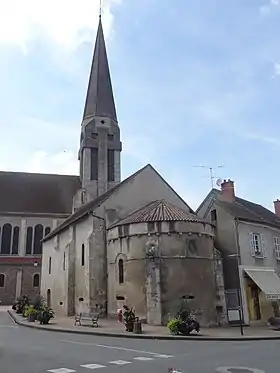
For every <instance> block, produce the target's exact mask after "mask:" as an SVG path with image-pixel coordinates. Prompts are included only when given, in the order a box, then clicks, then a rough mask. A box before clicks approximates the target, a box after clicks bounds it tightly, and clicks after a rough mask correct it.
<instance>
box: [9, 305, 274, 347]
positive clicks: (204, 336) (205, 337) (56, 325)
mask: <svg viewBox="0 0 280 373" xmlns="http://www.w3.org/2000/svg"><path fill="white" fill-rule="evenodd" d="M7 312H8V313H9V315H10V316H11V317H12V319H13V320H14V321H15V323H17V324H18V325H21V326H26V327H30V328H36V329H41V330H48V331H54V332H64V333H77V334H89V335H99V336H107V337H117V338H138V339H145V338H146V339H163V340H169V339H170V340H177V339H178V340H196V341H240V340H242V341H246V340H247V341H248V340H273V339H274V340H275V339H277V340H280V331H275V330H271V329H269V328H268V327H258V326H251V327H245V328H244V336H241V335H240V329H239V328H238V327H220V328H203V329H202V330H201V332H200V333H199V334H198V335H197V334H196V333H194V334H193V335H190V336H173V335H170V334H169V331H168V329H167V327H164V326H152V325H146V324H144V325H142V328H143V334H133V333H128V332H125V329H124V325H123V324H121V323H118V322H117V321H114V320H107V319H101V320H100V322H99V325H100V326H99V327H98V328H92V327H91V326H90V325H89V324H88V325H85V326H74V318H73V317H55V318H54V319H53V320H51V322H50V323H49V324H48V325H40V324H39V323H37V322H35V323H30V322H28V321H27V320H26V318H23V317H21V316H19V315H17V314H16V313H15V312H14V311H12V310H11V309H8V310H7Z"/></svg>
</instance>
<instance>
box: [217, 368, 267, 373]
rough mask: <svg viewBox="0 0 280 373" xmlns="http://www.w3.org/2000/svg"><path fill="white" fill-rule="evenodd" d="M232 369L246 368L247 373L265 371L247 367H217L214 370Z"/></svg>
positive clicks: (226, 372) (228, 371) (227, 370)
mask: <svg viewBox="0 0 280 373" xmlns="http://www.w3.org/2000/svg"><path fill="white" fill-rule="evenodd" d="M232 369H235V370H237V369H239V370H241V371H242V370H247V371H248V373H250V372H251V373H265V371H264V370H261V369H258V368H249V367H218V368H216V370H217V371H218V372H221V373H232Z"/></svg>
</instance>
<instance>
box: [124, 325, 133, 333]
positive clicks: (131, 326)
mask: <svg viewBox="0 0 280 373" xmlns="http://www.w3.org/2000/svg"><path fill="white" fill-rule="evenodd" d="M125 327H126V331H127V332H131V333H132V332H133V327H134V322H126V323H125Z"/></svg>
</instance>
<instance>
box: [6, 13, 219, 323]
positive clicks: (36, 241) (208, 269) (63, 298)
mask: <svg viewBox="0 0 280 373" xmlns="http://www.w3.org/2000/svg"><path fill="white" fill-rule="evenodd" d="M121 151H122V143H121V141H120V127H119V124H118V118H117V114H116V107H115V101H114V95H113V90H112V84H111V78H110V71H109V65H108V59H107V53H106V46H105V40H104V35H103V29H102V20H101V17H100V19H99V25H98V31H97V37H96V42H95V48H94V55H93V61H92V66H91V72H90V78H89V84H88V90H87V96H86V102H85V108H84V114H83V119H82V125H81V136H80V149H79V161H80V175H79V177H78V176H77V177H72V176H57V175H36V174H21V173H4V174H5V176H3V175H0V177H2V180H6V184H5V185H6V187H5V185H4V187H3V185H2V181H1V182H0V185H1V186H0V188H1V193H0V195H1V197H2V198H3V193H5V195H6V198H5V197H4V198H3V203H4V206H5V207H4V210H3V213H2V212H1V219H2V222H3V224H2V230H1V233H2V242H1V255H3V256H1V257H0V260H1V262H0V263H1V264H0V273H3V274H4V276H5V281H4V289H6V290H5V291H4V292H2V293H1V291H2V290H1V275H0V300H1V296H2V297H3V296H6V297H7V295H5V294H7V291H8V287H9V286H10V285H9V281H10V282H12V283H13V284H14V285H13V286H14V287H15V288H16V292H17V293H20V292H22V291H23V289H25V287H24V286H27V285H26V284H27V283H28V284H29V285H30V284H31V285H34V282H35V279H36V281H38V276H39V275H40V273H39V270H38V268H40V255H41V252H43V255H42V263H41V294H42V295H43V296H44V297H45V298H46V300H47V302H48V304H49V305H50V306H51V307H52V308H53V309H54V310H55V312H56V314H57V315H68V316H70V315H74V314H75V313H77V312H81V311H84V312H87V311H90V310H92V309H94V308H95V307H96V305H99V306H100V307H101V308H102V309H103V310H104V312H105V313H106V314H108V315H109V316H110V315H111V316H114V315H116V312H117V309H118V308H119V307H121V306H122V305H124V304H126V305H128V306H131V307H134V308H135V310H136V314H137V316H139V317H141V318H144V319H146V320H147V322H148V323H151V324H155V325H161V324H163V323H166V322H167V321H168V319H169V318H170V317H171V316H172V315H173V314H174V312H176V310H177V308H176V307H178V302H179V300H180V299H181V297H183V296H188V295H192V296H193V297H194V300H193V301H192V302H193V307H194V309H195V312H196V314H197V315H198V318H199V319H200V321H201V322H202V324H203V325H209V324H212V323H215V321H216V310H217V307H223V304H222V305H221V304H218V303H217V302H219V301H218V300H217V299H218V297H217V293H218V290H219V289H218V287H219V286H218V284H217V276H216V268H217V266H216V250H215V248H214V237H215V232H214V226H213V225H212V224H211V223H208V222H206V221H203V220H202V219H200V218H198V216H197V215H196V214H195V212H194V211H193V210H192V209H191V207H190V206H189V205H188V204H187V203H186V202H185V201H184V200H183V199H182V198H181V197H180V196H179V195H178V194H177V193H176V191H175V190H174V189H173V188H172V187H171V186H170V185H169V184H168V183H167V182H166V181H165V180H164V179H163V178H162V176H161V175H160V174H159V173H158V172H157V171H156V170H155V169H154V168H153V167H152V166H151V165H150V164H148V165H146V166H144V167H143V168H141V169H140V170H138V171H136V172H135V173H134V174H133V175H131V176H130V177H128V178H127V179H125V180H123V181H122V180H121ZM10 184H13V188H14V189H13V188H10ZM3 188H4V189H3ZM5 188H6V189H5ZM15 191H17V194H16V193H15ZM10 193H14V197H15V198H17V199H16V200H15V199H14V198H11V200H10V199H9V196H10ZM9 201H10V202H9ZM0 209H1V211H2V205H0ZM27 211H29V212H27ZM4 212H5V213H4ZM17 232H18V233H17ZM43 236H44V237H43ZM3 237H4V238H3ZM7 237H8V238H7ZM42 238H43V240H41V239H42ZM16 248H17V249H16ZM3 259H5V265H3V264H2V263H3ZM11 259H13V261H11ZM15 259H16V260H15ZM17 263H18V264H17ZM37 272H38V273H37ZM36 275H37V277H35V276H36ZM32 276H33V277H32ZM31 279H33V283H32V281H31ZM7 281H8V282H7ZM30 281H31V282H30ZM36 284H37V282H36ZM31 285H30V286H31ZM219 291H220V290H219ZM7 299H8V298H7ZM221 302H222V301H221Z"/></svg>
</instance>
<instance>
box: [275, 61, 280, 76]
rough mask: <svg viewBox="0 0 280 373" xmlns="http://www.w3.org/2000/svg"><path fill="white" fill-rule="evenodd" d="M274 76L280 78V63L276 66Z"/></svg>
mask: <svg viewBox="0 0 280 373" xmlns="http://www.w3.org/2000/svg"><path fill="white" fill-rule="evenodd" d="M274 74H275V75H277V76H279V75H280V63H275V64H274Z"/></svg>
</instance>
